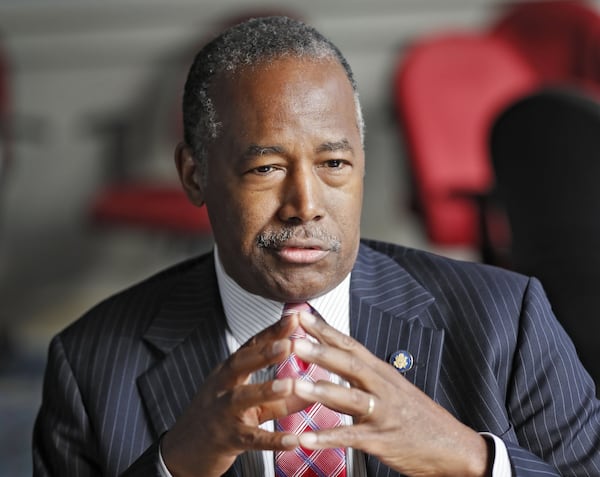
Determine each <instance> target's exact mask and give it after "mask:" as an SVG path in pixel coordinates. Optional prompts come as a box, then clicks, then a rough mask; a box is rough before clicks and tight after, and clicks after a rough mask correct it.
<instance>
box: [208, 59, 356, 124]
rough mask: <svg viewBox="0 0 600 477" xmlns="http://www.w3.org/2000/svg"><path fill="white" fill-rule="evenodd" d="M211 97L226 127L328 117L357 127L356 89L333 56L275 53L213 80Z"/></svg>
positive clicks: (322, 120)
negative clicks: (274, 55) (286, 56)
mask: <svg viewBox="0 0 600 477" xmlns="http://www.w3.org/2000/svg"><path fill="white" fill-rule="evenodd" d="M213 98H214V100H215V108H216V114H217V118H218V121H219V122H221V126H222V128H223V129H224V130H225V131H226V130H227V128H228V126H230V127H235V128H237V133H240V132H241V131H240V130H239V128H240V127H241V128H242V129H243V130H248V129H253V128H254V127H257V126H260V125H264V126H268V127H271V128H273V127H275V128H277V127H278V126H281V125H282V124H283V122H285V123H286V124H290V123H294V122H302V121H304V122H308V121H309V120H310V121H311V122H312V126H311V127H312V128H314V127H315V126H318V124H317V123H324V125H325V123H327V124H328V125H329V126H330V127H338V128H343V127H346V128H347V127H352V128H354V129H356V131H357V132H358V124H357V117H356V103H355V97H354V90H353V88H352V85H351V84H350V81H349V79H348V77H347V75H346V71H345V70H344V68H343V66H342V65H341V64H340V63H339V62H338V61H337V60H336V59H331V58H326V59H312V58H310V59H307V58H277V59H274V60H271V61H263V62H261V63H259V64H257V65H253V66H251V67H243V68H240V69H238V70H236V71H235V72H233V73H229V74H228V75H226V76H224V77H222V78H221V80H220V81H217V82H216V83H215V89H214V91H213ZM297 126H298V127H300V126H301V125H300V124H297Z"/></svg>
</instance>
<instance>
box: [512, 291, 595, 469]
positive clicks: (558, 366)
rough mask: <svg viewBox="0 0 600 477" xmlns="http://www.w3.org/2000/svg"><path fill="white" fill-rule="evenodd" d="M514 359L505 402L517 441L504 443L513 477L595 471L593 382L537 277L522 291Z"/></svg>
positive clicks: (583, 318)
mask: <svg viewBox="0 0 600 477" xmlns="http://www.w3.org/2000/svg"><path fill="white" fill-rule="evenodd" d="M584 320H585V317H582V322H583V321H584ZM513 362H514V366H513V376H512V381H511V383H512V384H511V387H510V388H509V390H508V396H507V406H508V410H509V413H510V420H511V422H512V425H513V426H514V431H515V433H516V435H517V438H518V440H519V442H518V443H514V442H507V443H506V444H507V450H508V453H509V456H510V459H511V464H512V467H513V473H514V475H515V477H521V476H523V477H524V476H536V475H544V476H546V475H561V476H584V475H600V452H599V451H598V449H600V401H598V399H597V398H596V396H595V392H596V390H595V385H594V382H593V381H592V379H591V377H590V376H589V374H588V373H587V372H586V371H585V369H584V368H583V366H582V364H581V363H580V361H579V359H578V358H577V353H576V350H575V348H574V345H573V343H572V342H571V340H570V338H569V337H568V336H567V334H566V332H565V331H564V330H563V328H562V327H561V326H560V324H559V323H558V322H557V320H556V318H555V317H554V314H553V313H552V310H551V307H550V304H549V303H548V300H547V298H546V296H545V293H544V291H543V289H542V287H541V284H540V283H539V281H538V280H536V279H531V280H530V283H529V286H528V288H527V291H526V293H525V295H524V299H523V305H522V311H521V316H520V323H519V335H518V338H517V346H516V354H515V356H514V361H513ZM524 449H528V450H529V451H531V453H530V452H527V451H525V450H524ZM535 456H538V457H537V458H536V457H535ZM540 458H541V459H542V461H544V462H545V463H544V462H540V460H539V459H540ZM548 464H550V465H551V466H554V467H555V468H556V469H558V473H557V472H556V471H554V472H553V471H552V468H551V467H550V465H548ZM552 472H553V473H552Z"/></svg>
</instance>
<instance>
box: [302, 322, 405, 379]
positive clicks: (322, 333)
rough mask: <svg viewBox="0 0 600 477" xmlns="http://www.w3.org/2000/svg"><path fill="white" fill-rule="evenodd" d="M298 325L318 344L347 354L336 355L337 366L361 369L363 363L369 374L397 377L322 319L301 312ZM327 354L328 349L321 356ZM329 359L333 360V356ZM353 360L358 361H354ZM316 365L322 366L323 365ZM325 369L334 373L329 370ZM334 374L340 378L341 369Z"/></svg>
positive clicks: (366, 350)
mask: <svg viewBox="0 0 600 477" xmlns="http://www.w3.org/2000/svg"><path fill="white" fill-rule="evenodd" d="M300 325H301V326H302V327H303V328H304V329H305V330H306V332H307V333H308V334H310V335H311V336H313V337H314V338H316V339H317V340H318V341H319V342H320V343H322V344H325V345H328V346H330V347H331V348H333V349H340V350H344V351H346V352H347V354H344V355H338V356H337V358H335V359H336V360H337V362H338V363H339V365H341V366H343V367H344V368H345V369H352V368H353V366H356V367H357V368H362V365H361V363H365V364H366V365H367V366H368V367H369V368H368V369H370V370H371V372H377V373H379V374H381V375H382V376H383V378H384V379H385V380H394V379H396V378H397V377H398V372H397V371H396V370H395V369H394V368H393V367H391V366H389V365H388V363H386V362H384V361H382V360H381V359H379V358H378V357H377V356H375V355H374V354H372V353H371V352H370V351H369V350H368V349H367V348H366V347H365V346H363V345H362V344H361V343H359V342H358V341H356V340H355V339H354V338H352V337H351V336H348V335H345V334H344V333H341V332H339V331H338V330H336V329H335V328H333V327H332V326H330V325H328V324H327V322H326V321H325V320H323V319H322V318H320V317H318V316H315V315H312V314H310V313H304V312H302V313H300ZM329 352H330V351H329V349H328V350H327V351H326V352H324V353H323V354H324V355H325V356H328V353H329ZM331 358H332V359H334V358H333V356H332V357H331ZM355 359H357V360H358V361H355ZM340 360H341V361H340ZM344 360H345V361H344ZM317 364H320V365H321V366H324V363H317ZM324 367H326V366H324ZM327 369H329V370H330V371H334V370H333V369H331V368H327ZM334 372H335V373H336V374H338V375H340V376H342V370H341V369H339V368H338V369H337V371H334Z"/></svg>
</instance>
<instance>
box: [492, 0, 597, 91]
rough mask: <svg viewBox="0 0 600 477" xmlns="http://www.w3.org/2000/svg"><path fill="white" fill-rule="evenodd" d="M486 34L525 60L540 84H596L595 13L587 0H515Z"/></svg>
mask: <svg viewBox="0 0 600 477" xmlns="http://www.w3.org/2000/svg"><path fill="white" fill-rule="evenodd" d="M491 33H492V34H493V35H494V36H496V37H498V38H502V39H504V40H505V41H507V42H508V43H509V44H510V45H511V46H513V47H514V48H515V49H516V50H517V51H519V52H520V54H521V55H523V57H524V58H525V59H526V60H527V61H528V62H529V63H530V64H531V66H532V67H533V68H534V69H535V70H536V72H537V73H538V75H539V77H540V79H541V81H542V82H543V83H552V84H555V83H571V84H579V86H586V85H587V86H591V87H592V88H596V89H599V87H600V14H598V12H597V10H596V9H595V8H594V7H593V6H592V5H591V4H589V3H588V2H584V1H578V0H542V1H536V2H520V3H516V4H514V5H511V7H510V8H509V9H508V10H506V11H505V12H504V15H502V16H501V18H500V19H499V20H498V22H497V23H496V24H495V25H493V27H492V28H491Z"/></svg>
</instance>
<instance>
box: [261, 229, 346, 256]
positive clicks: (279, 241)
mask: <svg viewBox="0 0 600 477" xmlns="http://www.w3.org/2000/svg"><path fill="white" fill-rule="evenodd" d="M292 238H303V239H316V240H319V241H320V242H323V244H324V245H325V248H328V249H329V250H331V251H333V252H339V250H340V248H341V246H342V242H341V240H340V239H339V238H338V237H337V236H335V235H333V234H330V233H329V232H327V231H326V230H324V229H323V228H321V227H311V228H308V227H303V226H290V225H286V226H283V227H281V228H279V229H277V230H265V231H264V232H261V233H259V234H258V235H257V236H256V244H257V245H258V247H259V248H282V247H284V246H285V244H286V242H287V241H288V240H290V239H292Z"/></svg>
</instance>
